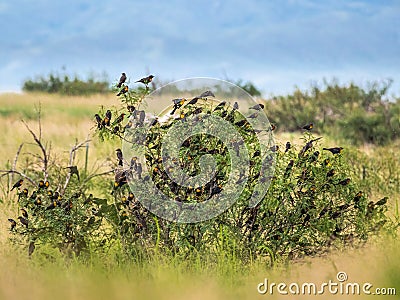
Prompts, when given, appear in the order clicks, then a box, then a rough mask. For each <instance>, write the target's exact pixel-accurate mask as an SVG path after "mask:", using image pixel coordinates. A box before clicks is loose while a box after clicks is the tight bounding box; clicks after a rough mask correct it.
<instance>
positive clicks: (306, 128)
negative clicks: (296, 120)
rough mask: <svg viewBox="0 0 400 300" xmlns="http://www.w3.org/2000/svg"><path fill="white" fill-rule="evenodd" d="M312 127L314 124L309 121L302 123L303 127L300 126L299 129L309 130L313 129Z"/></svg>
mask: <svg viewBox="0 0 400 300" xmlns="http://www.w3.org/2000/svg"><path fill="white" fill-rule="evenodd" d="M313 127H314V124H313V123H310V124H307V125H304V126H303V127H301V129H304V130H311V129H313Z"/></svg>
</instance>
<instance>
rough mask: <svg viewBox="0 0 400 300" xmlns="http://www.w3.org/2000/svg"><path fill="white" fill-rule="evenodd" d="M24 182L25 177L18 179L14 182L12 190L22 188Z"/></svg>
mask: <svg viewBox="0 0 400 300" xmlns="http://www.w3.org/2000/svg"><path fill="white" fill-rule="evenodd" d="M23 183H24V180H23V179H20V180H18V181H17V182H16V183H14V185H13V186H12V189H11V191H12V190H13V189H15V188H16V189H19V188H20V186H21V185H22V184H23Z"/></svg>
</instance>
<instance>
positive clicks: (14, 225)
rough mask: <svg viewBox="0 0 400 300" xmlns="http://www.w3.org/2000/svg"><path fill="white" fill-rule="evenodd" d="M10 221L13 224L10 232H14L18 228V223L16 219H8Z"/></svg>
mask: <svg viewBox="0 0 400 300" xmlns="http://www.w3.org/2000/svg"><path fill="white" fill-rule="evenodd" d="M8 221H9V222H10V223H11V228H10V230H11V231H12V230H14V229H15V227H16V226H17V222H15V220H14V219H8Z"/></svg>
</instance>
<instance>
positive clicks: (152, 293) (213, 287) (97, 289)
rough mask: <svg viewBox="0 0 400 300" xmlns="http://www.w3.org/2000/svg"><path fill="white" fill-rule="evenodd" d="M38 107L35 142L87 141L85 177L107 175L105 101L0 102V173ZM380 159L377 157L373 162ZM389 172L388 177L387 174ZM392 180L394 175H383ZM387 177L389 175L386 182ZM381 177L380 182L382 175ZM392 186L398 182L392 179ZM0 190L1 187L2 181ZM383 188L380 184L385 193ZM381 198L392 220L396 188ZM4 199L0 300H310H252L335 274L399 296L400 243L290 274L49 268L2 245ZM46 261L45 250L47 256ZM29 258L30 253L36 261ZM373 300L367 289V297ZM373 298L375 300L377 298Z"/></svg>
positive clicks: (387, 155) (230, 268)
mask: <svg viewBox="0 0 400 300" xmlns="http://www.w3.org/2000/svg"><path fill="white" fill-rule="evenodd" d="M39 105H40V107H41V122H42V131H43V137H44V139H45V140H47V141H51V147H52V151H53V152H54V153H57V155H61V156H62V155H65V156H66V157H67V156H68V150H69V149H70V148H71V147H72V146H73V145H74V143H75V142H76V140H78V141H83V140H85V139H87V138H89V139H91V141H90V146H89V151H90V160H89V161H88V168H89V169H95V168H98V167H99V166H100V167H101V168H103V169H104V170H106V169H107V167H108V164H107V159H108V158H109V157H114V150H115V149H116V148H117V147H118V145H119V144H118V141H113V142H107V143H100V142H99V141H98V140H96V138H93V137H92V136H91V131H90V130H91V128H92V127H93V126H94V122H93V115H94V114H95V113H96V112H97V111H98V108H99V106H101V105H107V106H110V105H117V102H116V100H115V97H113V96H92V97H88V98H84V97H61V96H54V95H51V96H49V95H42V94H31V95H20V94H4V95H0V120H1V124H2V135H1V136H0V142H1V145H2V147H1V149H0V156H1V157H2V160H1V164H0V169H3V168H6V166H7V165H8V166H9V165H10V163H12V161H13V159H14V157H15V153H16V151H17V150H18V147H19V145H20V144H24V146H23V148H22V153H25V151H26V152H29V151H31V150H29V149H32V148H30V147H32V145H30V144H29V143H31V141H32V139H31V136H30V135H29V132H27V130H26V128H25V126H24V124H23V123H22V122H21V119H23V120H25V121H26V123H27V124H28V125H29V126H30V127H31V128H32V129H37V122H36V121H35V120H36V116H37V113H36V111H37V108H38V107H39ZM276 139H277V142H278V144H282V145H284V143H285V142H286V141H287V140H292V141H296V140H299V136H298V135H296V134H286V133H280V134H278V135H277V137H276ZM333 142H334V139H333V138H329V137H324V139H323V143H324V144H325V143H326V144H325V145H327V146H328V145H330V144H332V143H333ZM361 150H362V151H363V152H365V153H367V154H368V155H372V156H374V157H377V155H378V154H379V153H380V154H379V155H381V159H382V160H391V161H390V162H389V163H386V164H385V163H382V168H388V170H389V168H390V167H391V166H392V167H393V166H398V165H400V161H399V155H398V143H397V144H393V145H391V146H389V147H385V148H380V149H377V148H374V147H371V146H368V147H363V148H361ZM382 151H384V153H382ZM77 164H78V166H82V165H83V164H84V153H80V154H79V156H78V158H77ZM388 172H389V171H388ZM390 172H393V173H394V174H396V172H398V170H397V171H396V170H394V171H390ZM390 172H389V173H390ZM388 176H389V175H388ZM397 176H398V173H397ZM2 185H3V187H4V186H6V184H5V182H4V179H2ZM388 186H389V183H388ZM383 192H388V193H390V194H389V196H390V199H391V201H390V203H389V210H390V211H389V213H390V215H391V216H392V217H396V216H398V207H397V206H398V200H399V196H400V191H399V186H395V187H390V188H385V187H382V186H376V187H372V193H373V194H374V195H376V197H379V196H381V195H382V194H383ZM8 197H9V194H8V193H5V192H4V193H3V199H2V200H3V203H0V207H1V209H0V220H1V221H0V299H54V297H55V295H57V298H58V299H309V298H310V296H309V295H304V296H301V295H300V296H295V297H294V296H291V295H277V292H276V290H275V293H274V295H269V294H265V295H260V294H259V293H258V292H257V285H258V284H259V283H260V282H263V281H264V278H268V280H269V281H273V282H276V283H280V282H284V283H287V284H290V283H292V282H297V283H299V284H301V283H303V282H314V283H315V284H317V285H318V284H321V283H322V282H327V281H329V280H330V279H331V280H335V279H336V274H337V273H338V272H339V271H344V272H346V273H347V275H348V281H347V282H357V283H360V284H362V283H364V282H370V283H372V284H373V286H374V288H375V287H384V288H393V287H394V288H396V290H397V291H396V292H397V294H399V293H400V279H399V278H400V257H399V254H398V249H399V247H400V242H399V241H397V240H396V239H393V238H392V237H386V236H380V237H375V238H373V239H371V240H369V241H368V243H367V244H366V245H365V246H364V247H362V248H359V249H332V251H330V252H329V253H325V254H323V255H321V256H320V257H309V258H306V259H302V260H296V261H293V262H291V263H290V264H283V263H279V262H277V263H276V264H275V265H274V266H273V267H271V266H270V265H269V263H267V262H266V261H263V260H261V259H257V260H255V261H252V262H250V263H249V264H247V265H243V264H241V263H240V262H238V261H235V260H234V259H232V258H230V257H225V258H221V260H220V261H218V262H209V261H208V258H207V257H197V258H196V260H194V261H195V263H193V260H190V263H191V264H188V263H185V261H184V260H183V261H182V260H179V261H178V260H171V257H169V256H163V255H159V256H157V255H155V256H153V257H151V258H149V260H148V261H147V262H145V263H143V264H137V263H135V259H134V258H132V261H126V262H125V263H123V264H117V263H116V261H118V260H116V259H115V258H114V257H113V254H112V253H110V256H109V257H92V258H91V259H86V260H84V261H81V260H74V259H72V260H65V259H64V258H63V257H62V256H61V255H60V254H58V253H55V254H54V255H52V256H51V258H52V259H51V260H49V259H48V257H46V256H45V255H43V253H45V251H42V255H40V252H38V253H39V255H36V256H35V255H33V256H32V258H31V259H29V258H28V257H27V255H26V249H21V248H20V247H17V246H13V245H12V244H11V243H10V242H9V230H8V229H9V222H8V221H7V218H8V216H9V215H10V214H11V213H12V212H14V211H15V209H16V206H15V203H14V204H12V203H10V201H11V200H10V199H13V198H12V197H9V198H8ZM49 251H51V250H49ZM35 254H36V253H35ZM371 291H373V288H371ZM341 297H343V296H341V295H330V294H328V293H325V295H319V296H316V298H320V299H339V298H341ZM371 297H372V296H366V295H360V296H358V295H356V296H352V297H350V296H346V297H345V299H369V298H371ZM378 297H379V298H378ZM376 298H377V299H383V298H385V299H386V298H387V299H399V296H398V295H397V296H385V297H383V296H377V297H376Z"/></svg>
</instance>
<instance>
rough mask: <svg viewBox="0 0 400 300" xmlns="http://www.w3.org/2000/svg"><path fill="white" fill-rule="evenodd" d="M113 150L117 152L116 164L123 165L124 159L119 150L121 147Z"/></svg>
mask: <svg viewBox="0 0 400 300" xmlns="http://www.w3.org/2000/svg"><path fill="white" fill-rule="evenodd" d="M115 152H116V153H117V158H118V165H119V166H122V165H123V161H124V158H123V156H122V151H121V149H119V148H118V149H117V150H115Z"/></svg>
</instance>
